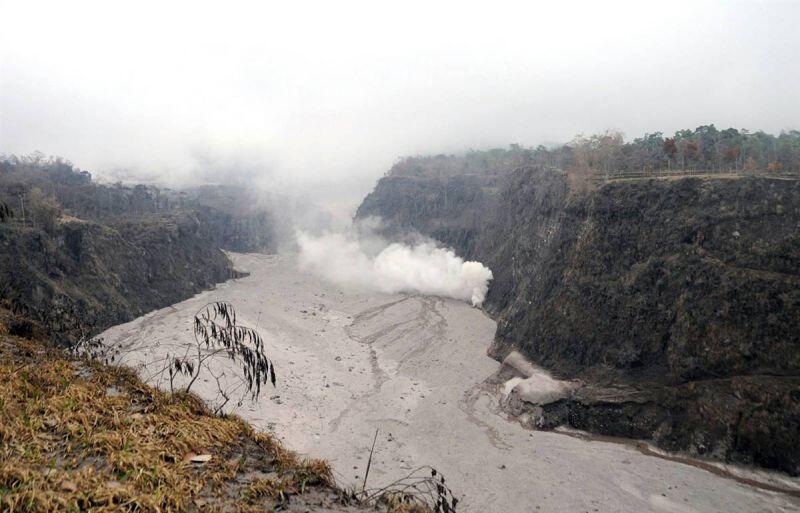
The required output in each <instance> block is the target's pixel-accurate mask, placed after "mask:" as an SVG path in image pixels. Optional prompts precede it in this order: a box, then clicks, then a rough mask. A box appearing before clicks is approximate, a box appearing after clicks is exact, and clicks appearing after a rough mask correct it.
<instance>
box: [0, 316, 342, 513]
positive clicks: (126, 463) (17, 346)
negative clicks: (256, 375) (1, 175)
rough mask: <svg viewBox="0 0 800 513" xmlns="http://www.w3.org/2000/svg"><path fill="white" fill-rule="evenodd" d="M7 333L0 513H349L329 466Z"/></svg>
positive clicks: (0, 416)
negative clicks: (202, 457)
mask: <svg viewBox="0 0 800 513" xmlns="http://www.w3.org/2000/svg"><path fill="white" fill-rule="evenodd" d="M0 326H1V327H0V510H2V511H8V512H14V511H26V512H27V511H31V512H45V511H47V512H50V511H154V512H155V511H157V512H168V511H273V510H278V509H280V510H284V511H286V510H288V511H350V510H351V509H352V507H350V506H346V505H345V504H343V503H342V501H343V500H344V499H343V498H344V497H345V494H344V493H342V492H341V491H339V490H337V489H336V488H335V487H334V485H333V479H332V476H331V470H330V468H329V466H328V465H327V463H325V462H324V461H320V460H304V459H300V458H298V457H297V456H295V455H294V454H293V453H291V452H289V451H287V450H286V449H284V448H283V447H282V446H281V445H280V444H279V443H278V442H277V441H276V440H275V439H274V438H273V437H272V436H270V435H269V434H264V433H255V432H254V431H253V430H252V428H251V427H250V426H249V425H248V424H246V423H245V422H244V421H242V420H241V419H239V418H236V417H228V418H221V417H215V416H213V415H211V414H210V412H209V411H208V410H207V409H206V407H205V406H204V405H203V404H202V403H201V402H200V401H199V400H198V399H196V398H195V397H194V396H192V395H185V394H184V395H178V396H176V397H174V398H173V397H171V396H169V395H168V394H166V393H163V392H160V391H158V390H155V389H153V388H151V387H149V386H147V385H145V384H143V383H142V382H141V381H139V380H138V379H137V377H136V376H135V374H134V373H133V372H131V371H129V370H127V369H120V368H114V367H107V366H103V365H100V364H98V363H94V362H89V361H85V360H78V359H74V358H71V357H69V356H68V355H67V354H66V353H64V352H62V351H60V350H56V349H52V348H49V347H47V346H45V345H44V344H42V343H39V342H36V341H32V340H29V339H24V338H19V337H15V336H11V335H7V334H5V333H8V330H7V329H6V327H5V326H2V322H0ZM200 454H203V455H205V454H209V455H210V456H211V459H210V460H209V461H207V462H205V463H193V462H191V461H190V460H191V458H192V457H193V456H194V455H200Z"/></svg>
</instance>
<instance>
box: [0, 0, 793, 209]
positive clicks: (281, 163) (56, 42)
mask: <svg viewBox="0 0 800 513" xmlns="http://www.w3.org/2000/svg"><path fill="white" fill-rule="evenodd" d="M555 4H556V2H549V3H547V5H542V4H538V3H533V2H492V3H487V2H481V3H470V2H463V1H459V2H455V1H448V2H436V3H435V4H434V3H432V2H403V3H400V4H395V5H393V6H387V5H385V4H383V3H379V2H319V3H306V2H282V3H266V2H252V3H243V2H241V3H240V2H226V3H225V4H224V5H223V4H220V3H213V4H212V3H203V2H196V1H194V2H147V1H145V2H133V3H125V4H124V5H123V4H120V3H118V2H100V1H90V2H56V1H50V2H40V1H31V0H25V1H16V2H15V1H9V0H2V3H1V4H0V5H2V7H1V8H0V9H1V10H0V16H1V17H2V19H3V20H4V23H3V30H2V31H0V66H1V68H0V81H1V82H0V152H3V153H16V154H20V153H28V152H31V151H34V150H40V151H42V152H44V153H45V154H48V155H60V156H63V157H66V158H68V159H70V160H71V161H73V162H74V163H75V164H76V165H78V166H80V167H81V168H84V169H88V170H90V171H92V172H93V173H94V174H95V175H100V176H107V177H111V178H114V177H127V178H136V179H139V180H149V181H160V182H164V183H182V182H186V181H207V182H232V181H234V182H235V181H238V182H243V183H247V184H252V185H255V186H259V187H266V188H279V189H281V190H285V191H287V192H298V193H302V194H305V195H308V196H309V197H311V198H314V199H316V200H318V201H321V202H322V203H324V204H326V205H327V206H328V207H329V208H331V209H333V210H335V211H339V212H350V211H352V209H353V207H354V206H355V205H356V204H357V203H358V201H359V200H360V199H361V197H362V196H363V194H365V193H366V192H367V191H368V190H369V189H370V188H371V187H372V185H373V184H374V181H375V180H376V179H377V178H378V177H379V176H380V175H382V174H383V173H384V172H385V171H386V170H387V169H388V168H389V167H390V166H391V164H392V163H393V162H394V161H395V160H396V159H397V158H398V157H399V156H404V155H413V154H419V153H450V152H458V151H462V150H466V149H469V148H485V147H492V146H506V145H507V144H509V143H519V144H523V145H536V144H540V143H545V144H547V143H556V142H565V141H568V140H570V139H571V138H572V137H573V136H574V135H575V134H577V133H579V132H583V133H591V132H597V131H602V130H606V129H616V130H621V131H623V132H624V133H625V134H627V135H628V136H631V137H635V136H638V135H640V134H641V133H644V132H648V131H649V132H652V131H664V132H670V131H674V130H676V129H678V128H685V127H686V128H694V127H695V126H698V125H702V124H709V123H715V124H716V125H717V126H722V127H727V126H733V127H738V128H750V129H764V130H767V131H771V132H778V131H780V130H781V129H785V128H796V123H797V120H798V119H800V101H798V95H797V91H798V90H800V64H798V63H799V62H800V55H798V52H799V51H798V49H799V48H800V32H798V31H797V30H796V28H797V24H798V21H799V20H800V4H799V3H796V2H790V3H776V2H751V3H742V2H688V3H680V2H671V3H668V4H664V3H654V2H652V3H651V2H628V3H613V4H609V3H607V2H591V3H589V2H587V3H569V2H558V5H555Z"/></svg>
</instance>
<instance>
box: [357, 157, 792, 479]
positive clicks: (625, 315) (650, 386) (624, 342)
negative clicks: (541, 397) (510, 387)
mask: <svg viewBox="0 0 800 513" xmlns="http://www.w3.org/2000/svg"><path fill="white" fill-rule="evenodd" d="M498 176H499V178H497V183H496V186H497V187H496V189H494V190H489V191H488V192H487V191H485V190H482V191H481V192H480V193H478V192H473V193H472V195H470V194H469V193H468V192H466V191H464V190H463V189H464V187H465V186H464V185H463V184H462V182H461V181H459V180H458V179H457V178H455V177H450V178H447V179H432V178H428V177H416V178H412V177H404V178H402V180H401V179H398V178H395V177H392V176H389V177H386V178H384V179H382V180H381V181H380V182H379V183H378V185H377V187H376V189H375V191H374V192H373V193H372V194H371V195H370V196H368V198H367V199H366V200H365V201H364V204H363V205H362V207H361V208H360V209H359V212H358V215H359V216H362V217H363V216H368V215H379V216H382V217H383V218H384V219H385V220H386V221H387V222H388V224H389V225H390V226H393V225H400V226H401V227H402V228H403V229H409V228H411V229H415V230H418V231H420V232H422V233H424V234H426V235H430V236H432V237H435V238H437V239H439V240H441V241H442V242H444V243H446V244H449V245H452V246H453V247H455V248H456V249H457V250H458V251H459V252H461V253H462V254H463V255H465V256H468V257H471V258H476V259H478V260H481V261H482V262H484V263H485V264H487V265H488V266H489V267H490V268H491V269H492V271H493V272H494V275H495V280H494V281H493V282H492V285H491V287H490V290H489V295H488V298H487V309H488V310H489V311H490V312H491V313H492V314H493V315H495V316H496V318H497V320H498V331H497V336H496V339H495V342H494V345H493V347H492V352H493V354H495V355H496V356H498V357H502V356H504V355H505V354H507V353H508V352H509V351H510V350H512V349H519V350H521V351H522V352H523V353H524V354H526V355H527V356H528V357H530V358H531V359H533V360H534V361H536V362H537V363H539V364H542V365H544V366H546V367H547V368H549V369H551V370H553V371H555V372H556V373H557V374H559V375H561V376H564V377H569V378H577V379H580V380H582V381H583V382H584V383H585V386H583V387H581V388H580V389H579V390H578V391H577V392H576V393H575V394H574V395H573V397H571V398H570V399H569V400H564V401H559V402H557V403H554V404H549V405H537V406H536V412H537V415H538V418H537V421H536V423H537V424H539V425H541V426H554V425H558V424H561V423H566V424H570V425H572V426H575V427H579V428H585V429H590V430H593V431H597V432H601V433H604V434H611V435H622V436H634V437H640V438H650V439H653V440H654V441H656V442H657V443H659V444H660V445H662V446H664V447H667V448H671V449H684V450H690V451H695V452H697V453H702V454H709V455H712V456H715V457H719V458H722V459H727V460H737V461H755V462H757V463H760V464H762V465H766V466H770V467H777V468H782V469H784V470H787V471H789V472H791V473H795V474H796V473H798V472H800V448H798V444H797V440H800V393H798V390H800V184H799V183H798V181H796V180H780V179H768V178H736V179H698V178H684V179H674V180H672V179H665V180H634V181H626V182H623V181H620V182H616V183H610V184H606V185H604V186H602V187H599V188H598V189H597V190H595V191H593V192H591V193H588V194H580V195H578V194H571V193H570V191H569V187H568V186H567V179H566V176H565V175H564V174H563V173H562V172H560V171H556V170H543V169H534V168H525V167H523V168H519V169H517V170H515V171H510V170H509V172H508V173H505V174H500V175H498ZM410 180H413V184H409V183H407V182H408V181H410ZM449 183H454V185H453V189H454V190H455V191H458V194H457V196H456V197H458V198H460V201H459V202H458V203H457V204H454V205H449V206H448V205H447V204H446V203H444V199H443V198H444V196H445V195H446V194H449V193H450V190H451V188H450V187H449V185H448V184H449ZM400 184H402V185H400ZM429 184H435V185H429ZM443 226H444V227H447V229H442V227H443ZM610 385H613V388H611V387H610Z"/></svg>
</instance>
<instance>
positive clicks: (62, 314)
mask: <svg viewBox="0 0 800 513" xmlns="http://www.w3.org/2000/svg"><path fill="white" fill-rule="evenodd" d="M202 235H203V234H202V229H201V225H200V223H199V222H198V220H197V219H195V218H191V217H181V218H177V219H172V220H163V219H162V220H159V221H157V222H156V221H153V222H149V223H145V222H142V221H137V222H135V223H125V224H118V225H115V226H113V227H111V226H104V225H100V224H97V223H93V222H87V221H83V220H78V219H75V218H63V219H62V220H60V221H58V222H57V223H56V225H55V227H54V228H53V229H52V230H50V231H49V232H45V231H43V230H36V229H33V228H30V227H28V228H24V227H21V226H18V225H17V226H9V225H7V224H0V252H1V253H2V254H3V258H2V260H0V299H2V300H4V301H5V302H6V304H7V305H8V306H9V307H11V308H13V309H14V310H16V311H18V312H19V313H20V314H22V315H24V316H26V317H28V318H30V319H33V320H35V321H38V322H39V323H41V324H42V325H43V326H44V327H45V328H46V329H47V331H49V332H51V333H53V334H56V335H57V336H58V337H59V338H60V340H59V341H60V342H61V343H65V342H68V341H69V340H74V339H76V338H78V337H80V336H82V335H90V334H94V333H97V332H99V331H102V330H103V329H104V328H107V327H109V326H112V325H114V324H118V323H121V322H126V321H129V320H131V319H133V318H135V317H138V316H140V315H142V314H144V313H146V312H148V311H150V310H153V309H156V308H163V307H164V306H167V305H169V304H172V303H175V302H178V301H181V300H183V299H185V298H187V297H190V296H192V295H194V294H196V293H198V292H200V291H202V290H203V289H206V288H208V287H210V286H212V285H213V284H215V283H218V282H221V281H224V280H226V279H228V278H231V277H233V276H234V275H235V271H234V270H233V268H232V267H231V264H230V262H229V261H228V258H227V257H226V256H225V254H224V253H223V252H222V251H220V250H219V249H218V248H217V247H215V246H213V245H209V244H208V243H207V242H206V241H205V240H204V237H203V236H202Z"/></svg>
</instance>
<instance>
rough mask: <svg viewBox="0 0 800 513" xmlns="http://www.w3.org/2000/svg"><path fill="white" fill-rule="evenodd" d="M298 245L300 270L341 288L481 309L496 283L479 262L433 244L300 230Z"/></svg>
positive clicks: (486, 268)
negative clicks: (432, 297)
mask: <svg viewBox="0 0 800 513" xmlns="http://www.w3.org/2000/svg"><path fill="white" fill-rule="evenodd" d="M297 243H298V245H299V246H300V265H301V267H303V268H304V269H306V270H309V271H312V272H314V273H315V274H317V275H319V276H321V277H322V278H325V279H327V280H329V281H332V282H334V283H337V284H339V285H350V286H357V287H360V288H364V289H368V290H376V291H379V292H385V293H396V292H418V293H420V294H429V295H435V296H445V297H451V298H454V299H460V300H464V301H471V302H472V304H473V305H474V306H480V305H481V304H482V303H483V300H484V298H485V297H486V291H487V290H488V288H489V280H491V279H492V271H490V270H489V268H488V267H486V266H485V265H483V264H481V263H480V262H465V261H464V260H463V259H462V258H460V257H458V256H456V254H455V253H454V252H453V251H452V250H449V249H444V248H439V247H436V246H435V245H434V244H433V243H430V242H424V243H419V244H415V245H413V246H410V245H406V244H400V243H392V244H388V245H386V243H383V244H381V243H380V241H376V240H375V239H374V238H372V239H370V240H365V239H363V238H355V237H349V236H346V235H343V234H340V233H326V234H323V235H321V236H314V235H311V234H309V233H307V232H302V231H298V232H297ZM376 245H379V247H382V249H380V250H377V249H376V248H375V246H376ZM370 250H371V251H370Z"/></svg>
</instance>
